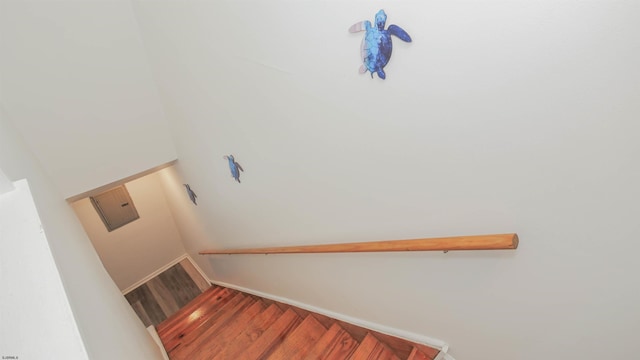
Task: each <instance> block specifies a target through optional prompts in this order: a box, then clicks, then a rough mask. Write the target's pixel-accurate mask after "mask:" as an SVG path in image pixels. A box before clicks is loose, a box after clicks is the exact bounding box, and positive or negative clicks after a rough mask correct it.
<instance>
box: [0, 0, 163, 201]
mask: <svg viewBox="0 0 640 360" xmlns="http://www.w3.org/2000/svg"><path fill="white" fill-rule="evenodd" d="M0 32H2V38H1V40H0V52H1V53H2V57H1V60H0V82H1V83H2V102H3V105H4V106H5V110H6V112H7V114H9V115H10V116H11V117H12V119H14V120H15V123H16V128H18V130H19V131H20V132H21V133H22V134H23V135H24V138H25V141H26V142H27V144H28V145H29V148H30V149H31V151H33V153H34V154H35V156H36V158H37V159H38V160H39V161H40V162H41V163H42V166H43V168H44V170H45V171H46V172H47V174H48V175H49V176H50V177H51V179H52V181H53V182H54V184H55V185H56V186H57V187H58V190H59V191H60V192H61V193H62V195H63V196H64V197H65V198H68V197H71V196H73V195H77V194H79V193H83V192H85V191H88V190H92V189H95V188H97V187H99V186H102V185H105V184H108V183H111V182H113V181H116V180H119V179H122V178H125V177H128V176H131V175H134V174H137V173H139V172H142V171H145V170H147V169H150V168H153V167H156V166H158V165H161V164H164V163H167V162H169V161H171V160H174V159H175V157H176V154H175V149H174V148H173V144H172V142H171V139H170V134H169V131H168V126H167V123H166V120H165V116H164V112H163V110H162V104H161V102H160V100H159V97H158V93H157V88H156V86H155V83H154V80H153V78H152V75H151V72H150V70H149V66H148V65H147V59H146V57H145V52H144V47H143V46H142V42H141V40H140V37H139V34H138V31H137V26H136V23H135V19H134V17H133V13H132V9H131V3H130V1H128V0H109V1H21V0H15V1H14V0H6V1H2V3H1V4H0Z"/></svg>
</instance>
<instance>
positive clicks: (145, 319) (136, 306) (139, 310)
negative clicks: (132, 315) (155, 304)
mask: <svg viewBox="0 0 640 360" xmlns="http://www.w3.org/2000/svg"><path fill="white" fill-rule="evenodd" d="M131 307H132V308H133V311H135V312H136V314H137V315H138V317H139V318H140V320H142V323H143V324H144V327H149V326H151V325H153V322H152V321H151V319H150V318H149V315H147V312H146V311H145V310H144V306H142V304H141V303H140V301H136V302H134V303H133V304H131Z"/></svg>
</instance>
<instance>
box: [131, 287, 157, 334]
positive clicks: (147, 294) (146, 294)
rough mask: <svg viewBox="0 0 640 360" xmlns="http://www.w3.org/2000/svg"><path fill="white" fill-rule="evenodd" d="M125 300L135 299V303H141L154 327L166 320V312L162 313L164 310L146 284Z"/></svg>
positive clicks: (132, 292)
mask: <svg viewBox="0 0 640 360" xmlns="http://www.w3.org/2000/svg"><path fill="white" fill-rule="evenodd" d="M125 298H127V299H135V300H134V302H135V301H139V302H140V305H142V307H143V308H144V311H145V312H146V314H147V315H148V317H149V319H150V320H151V322H152V324H153V325H157V324H160V323H161V322H162V321H164V320H165V319H166V315H165V313H164V311H162V308H161V307H160V305H158V302H157V301H156V299H155V297H154V296H153V294H152V293H151V291H150V290H149V287H148V286H147V285H146V284H144V285H141V286H139V287H137V288H136V289H134V290H133V291H131V292H129V293H128V294H127V295H126V296H125ZM129 304H131V301H129Z"/></svg>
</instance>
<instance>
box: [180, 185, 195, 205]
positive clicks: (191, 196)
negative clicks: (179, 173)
mask: <svg viewBox="0 0 640 360" xmlns="http://www.w3.org/2000/svg"><path fill="white" fill-rule="evenodd" d="M182 185H184V187H185V188H186V189H187V195H189V199H191V202H193V203H194V204H195V205H198V203H197V202H196V199H197V198H198V195H196V193H195V192H194V191H193V190H191V186H189V184H182Z"/></svg>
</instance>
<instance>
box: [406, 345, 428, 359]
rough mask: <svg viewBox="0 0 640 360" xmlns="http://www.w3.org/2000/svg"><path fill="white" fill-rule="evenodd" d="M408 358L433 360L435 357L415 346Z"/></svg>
mask: <svg viewBox="0 0 640 360" xmlns="http://www.w3.org/2000/svg"><path fill="white" fill-rule="evenodd" d="M407 360H433V358H432V357H429V356H427V355H426V354H425V353H423V352H422V351H420V350H418V348H415V347H414V348H413V351H411V354H409V357H408V358H407Z"/></svg>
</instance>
